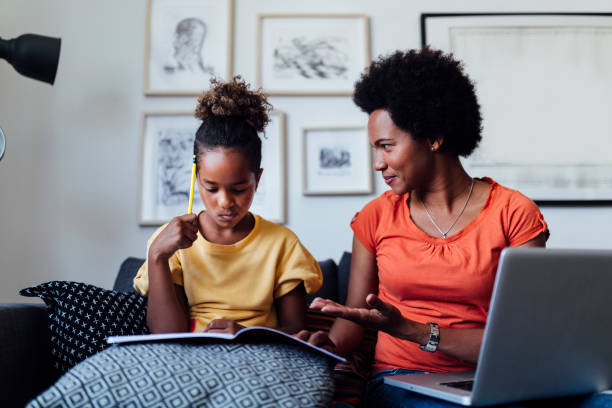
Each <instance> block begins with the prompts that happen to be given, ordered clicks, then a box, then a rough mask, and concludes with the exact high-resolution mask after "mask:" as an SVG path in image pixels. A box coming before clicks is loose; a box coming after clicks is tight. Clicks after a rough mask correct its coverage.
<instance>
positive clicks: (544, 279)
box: [384, 248, 612, 406]
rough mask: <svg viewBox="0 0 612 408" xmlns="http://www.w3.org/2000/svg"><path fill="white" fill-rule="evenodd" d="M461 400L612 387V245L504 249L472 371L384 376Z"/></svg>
mask: <svg viewBox="0 0 612 408" xmlns="http://www.w3.org/2000/svg"><path fill="white" fill-rule="evenodd" d="M384 381H385V383H386V384H389V385H393V386H396V387H400V388H404V389H407V390H410V391H414V392H417V393H421V394H425V395H428V396H431V397H437V398H440V399H444V400H447V401H451V402H454V403H457V404H461V405H469V406H481V405H493V404H502V403H510V402H517V401H524V400H530V399H540V398H553V397H563V396H569V395H578V394H587V393H592V392H597V391H602V390H605V389H609V388H611V387H612V251H607V250H573V249H544V248H506V249H504V250H503V251H502V253H501V258H500V262H499V267H498V270H497V276H496V278H495V285H494V288H493V295H492V298H491V305H490V309H489V315H488V318H487V324H486V327H485V331H484V336H483V340H482V345H481V348H480V354H479V356H478V365H477V368H476V371H475V372H474V371H473V372H460V373H432V374H413V375H401V376H395V377H385V379H384Z"/></svg>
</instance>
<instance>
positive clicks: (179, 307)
mask: <svg viewBox="0 0 612 408" xmlns="http://www.w3.org/2000/svg"><path fill="white" fill-rule="evenodd" d="M211 83H212V89H210V90H209V91H207V92H204V94H203V95H202V96H201V97H200V98H199V99H198V106H197V108H196V111H195V115H196V117H197V118H199V119H202V125H201V126H200V128H199V129H198V130H197V132H196V138H195V142H194V154H195V156H196V164H197V168H196V177H197V182H198V191H199V194H200V197H201V198H202V202H203V203H204V205H205V207H206V210H205V211H201V212H200V213H199V214H197V215H196V214H185V215H182V216H179V217H175V218H173V219H172V220H171V221H170V222H169V223H168V224H166V225H163V226H162V227H161V228H159V229H158V230H157V231H156V232H155V233H154V234H153V236H152V237H151V238H150V239H149V242H148V244H147V260H146V262H145V263H144V264H143V266H142V267H141V268H140V270H139V272H138V274H137V275H136V278H134V287H135V288H136V290H137V291H138V292H139V293H141V294H142V295H147V296H148V315H147V322H148V325H149V328H150V330H151V332H152V333H163V332H181V331H188V330H191V331H201V330H204V331H215V332H229V333H235V332H236V331H238V330H240V329H241V328H243V327H245V326H254V325H260V326H268V327H275V328H279V329H280V330H283V331H286V332H288V333H295V332H297V331H298V330H300V329H302V328H303V327H304V325H305V320H306V318H305V311H306V305H305V300H304V295H305V292H308V293H312V292H315V291H317V290H318V289H319V288H320V286H321V284H322V281H323V279H322V275H321V270H320V268H319V265H318V264H317V262H316V260H315V259H314V258H313V257H312V255H311V254H310V253H309V252H308V251H307V250H306V249H305V248H304V247H303V246H302V245H301V243H300V242H299V240H298V238H297V237H296V236H295V234H294V233H293V232H291V231H290V230H289V229H287V228H285V227H283V226H280V225H277V224H274V223H271V222H269V221H266V220H264V219H263V218H261V217H260V216H258V215H255V214H252V213H250V212H249V207H250V206H251V203H252V201H253V196H254V194H255V191H256V189H257V185H258V183H259V180H260V178H261V174H262V172H263V169H261V168H260V164H261V140H260V139H259V136H258V134H257V132H261V131H263V129H264V127H265V125H266V124H267V123H268V122H269V118H268V114H267V110H268V109H269V108H270V105H269V104H268V101H267V99H266V97H265V96H264V95H263V93H262V92H261V91H260V90H259V91H250V90H249V88H248V84H246V83H245V82H244V81H242V80H241V78H240V76H236V77H234V78H233V80H232V81H229V82H227V83H221V82H218V81H216V80H214V79H213V80H211Z"/></svg>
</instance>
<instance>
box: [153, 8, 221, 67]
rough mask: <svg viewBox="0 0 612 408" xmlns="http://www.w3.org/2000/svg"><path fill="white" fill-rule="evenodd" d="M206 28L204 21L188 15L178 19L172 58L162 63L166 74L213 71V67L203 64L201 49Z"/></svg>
mask: <svg viewBox="0 0 612 408" xmlns="http://www.w3.org/2000/svg"><path fill="white" fill-rule="evenodd" d="M206 29H207V28H206V23H205V22H204V21H202V20H200V19H199V18H195V17H189V18H185V19H183V20H181V21H179V23H178V24H177V25H176V29H175V30H174V39H173V42H172V45H173V49H174V52H173V55H172V58H171V59H170V61H169V62H168V63H167V64H166V65H164V71H165V72H166V74H167V75H174V74H177V73H181V72H182V71H186V72H189V73H199V74H208V75H212V74H213V73H214V67H212V66H208V65H205V64H204V56H203V53H202V50H203V47H204V41H205V40H206Z"/></svg>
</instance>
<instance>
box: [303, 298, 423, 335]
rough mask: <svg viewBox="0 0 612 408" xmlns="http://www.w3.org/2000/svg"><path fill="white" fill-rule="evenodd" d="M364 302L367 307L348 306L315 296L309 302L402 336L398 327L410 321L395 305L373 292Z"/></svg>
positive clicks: (334, 313) (333, 313) (349, 318)
mask: <svg viewBox="0 0 612 408" xmlns="http://www.w3.org/2000/svg"><path fill="white" fill-rule="evenodd" d="M366 303H367V305H368V306H369V307H370V308H369V309H367V308H355V307H348V306H344V305H341V304H338V303H336V302H333V301H331V300H327V299H322V298H315V299H314V300H313V301H312V303H311V304H310V308H311V309H314V310H320V311H322V312H324V313H327V314H330V315H332V316H336V317H342V318H343V319H347V320H351V321H353V322H355V323H357V324H360V325H362V326H364V327H368V328H371V329H375V330H380V331H384V332H386V333H389V334H390V335H392V336H394V337H400V338H401V337H403V336H404V332H403V331H400V329H402V328H404V327H405V326H406V324H407V323H411V321H409V320H408V319H405V318H404V317H403V316H402V313H401V312H400V311H399V310H398V309H397V308H396V307H395V306H393V305H391V304H389V303H386V302H383V301H382V300H380V298H379V297H378V296H376V295H375V294H373V293H370V294H369V295H368V296H367V297H366Z"/></svg>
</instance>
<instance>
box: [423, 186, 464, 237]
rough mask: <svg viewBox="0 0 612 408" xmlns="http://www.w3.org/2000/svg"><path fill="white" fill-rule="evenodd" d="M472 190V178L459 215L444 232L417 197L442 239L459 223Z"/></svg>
mask: <svg viewBox="0 0 612 408" xmlns="http://www.w3.org/2000/svg"><path fill="white" fill-rule="evenodd" d="M472 190H474V179H473V178H472V185H471V186H470V192H469V193H468V196H467V199H466V200H465V204H463V208H462V209H461V211H460V212H459V215H457V218H455V221H453V223H452V224H451V225H450V227H448V229H447V230H446V231H442V229H441V228H440V227H438V224H436V222H435V221H434V219H433V217H432V216H431V214H430V213H429V210H428V209H427V206H426V205H425V203H424V202H423V200H422V199H421V197H420V196H419V201H420V202H421V204H423V208H424V209H425V212H426V213H427V216H428V217H429V221H431V223H432V224H433V226H434V227H436V229H437V230H438V232H440V234H442V238H446V236H447V235H448V233H449V231H450V230H451V229H452V228H453V227H454V226H455V224H456V223H457V221H459V218H460V217H461V215H463V212H464V211H465V207H467V205H468V202H469V201H470V197H471V196H472Z"/></svg>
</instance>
